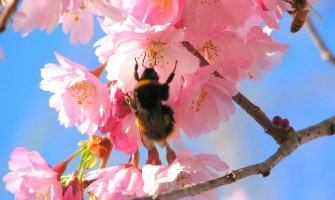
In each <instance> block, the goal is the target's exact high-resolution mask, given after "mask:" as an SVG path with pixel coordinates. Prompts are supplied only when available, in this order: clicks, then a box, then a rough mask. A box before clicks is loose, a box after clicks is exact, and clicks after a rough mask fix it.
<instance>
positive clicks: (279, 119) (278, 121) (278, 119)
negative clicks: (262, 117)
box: [272, 116, 282, 126]
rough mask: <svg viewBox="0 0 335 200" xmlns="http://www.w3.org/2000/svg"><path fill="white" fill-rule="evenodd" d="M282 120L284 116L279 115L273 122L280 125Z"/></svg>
mask: <svg viewBox="0 0 335 200" xmlns="http://www.w3.org/2000/svg"><path fill="white" fill-rule="evenodd" d="M281 122H282V118H281V117H279V116H275V117H274V118H273V119H272V123H273V124H274V125H276V126H280V124H281Z"/></svg>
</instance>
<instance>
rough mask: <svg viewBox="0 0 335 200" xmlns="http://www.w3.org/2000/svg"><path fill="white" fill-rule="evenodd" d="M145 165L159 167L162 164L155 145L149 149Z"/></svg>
mask: <svg viewBox="0 0 335 200" xmlns="http://www.w3.org/2000/svg"><path fill="white" fill-rule="evenodd" d="M146 164H151V165H161V164H162V161H161V160H160V159H159V153H158V151H157V149H156V147H155V145H154V146H153V147H152V148H151V149H148V160H147V162H146Z"/></svg>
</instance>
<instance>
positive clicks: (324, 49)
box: [305, 18, 335, 65]
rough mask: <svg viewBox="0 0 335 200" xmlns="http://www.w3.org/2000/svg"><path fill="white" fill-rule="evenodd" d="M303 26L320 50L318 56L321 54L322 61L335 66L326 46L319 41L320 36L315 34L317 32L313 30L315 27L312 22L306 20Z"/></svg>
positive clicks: (334, 61) (334, 59) (334, 60)
mask: <svg viewBox="0 0 335 200" xmlns="http://www.w3.org/2000/svg"><path fill="white" fill-rule="evenodd" d="M305 25H306V27H307V29H308V31H309V33H310V35H311V37H312V39H313V41H314V42H315V44H316V45H317V46H318V47H319V48H320V54H321V57H322V59H324V60H326V61H329V62H331V63H333V64H334V65H335V58H334V56H333V55H332V54H331V53H330V50H329V49H328V47H327V46H326V44H325V43H324V42H323V40H322V39H321V37H320V34H319V33H318V32H317V30H316V29H315V26H314V25H313V23H312V21H311V20H310V19H309V18H307V20H306V22H305Z"/></svg>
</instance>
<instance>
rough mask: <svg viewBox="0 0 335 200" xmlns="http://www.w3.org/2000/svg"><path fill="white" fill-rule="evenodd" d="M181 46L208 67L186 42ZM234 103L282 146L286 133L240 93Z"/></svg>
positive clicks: (203, 59)
mask: <svg viewBox="0 0 335 200" xmlns="http://www.w3.org/2000/svg"><path fill="white" fill-rule="evenodd" d="M182 44H183V46H184V47H185V48H186V49H187V50H188V51H189V52H191V53H192V54H193V55H194V56H196V57H198V58H199V59H200V67H204V66H206V65H209V63H208V62H207V60H206V59H205V58H204V57H202V55H201V54H200V53H199V52H198V51H197V50H196V49H195V48H194V47H193V46H192V45H191V44H190V43H189V42H188V41H184V42H182ZM214 75H216V76H220V77H222V76H221V75H219V74H214ZM233 100H234V101H235V103H237V104H238V105H239V106H240V107H241V108H243V109H244V110H245V111H246V112H247V113H248V114H249V115H250V116H251V117H252V118H254V120H256V122H258V123H259V124H260V125H261V126H262V127H263V128H264V130H265V132H266V133H267V134H269V135H270V136H271V137H272V138H273V139H274V140H275V141H276V142H277V144H282V143H283V141H284V140H285V138H286V134H285V133H286V132H285V131H283V130H282V129H280V128H279V127H277V126H274V125H273V123H272V121H271V120H270V119H269V118H268V117H267V116H266V115H265V113H264V112H263V111H262V109H260V108H259V107H258V106H256V105H255V104H253V103H252V102H251V101H250V100H249V99H247V98H246V97H245V96H244V95H243V94H242V93H238V94H236V95H235V96H234V97H233Z"/></svg>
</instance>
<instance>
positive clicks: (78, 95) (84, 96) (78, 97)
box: [71, 81, 93, 106]
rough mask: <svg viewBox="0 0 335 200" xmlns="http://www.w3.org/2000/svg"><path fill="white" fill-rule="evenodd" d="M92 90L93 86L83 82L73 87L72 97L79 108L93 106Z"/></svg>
mask: <svg viewBox="0 0 335 200" xmlns="http://www.w3.org/2000/svg"><path fill="white" fill-rule="evenodd" d="M92 90H93V88H92V85H91V84H89V83H88V82H87V81H83V82H80V83H77V84H75V85H73V86H71V91H72V95H71V96H72V98H74V100H75V101H76V102H77V104H78V105H79V106H85V105H87V106H89V105H91V104H92V101H91V98H92Z"/></svg>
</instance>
